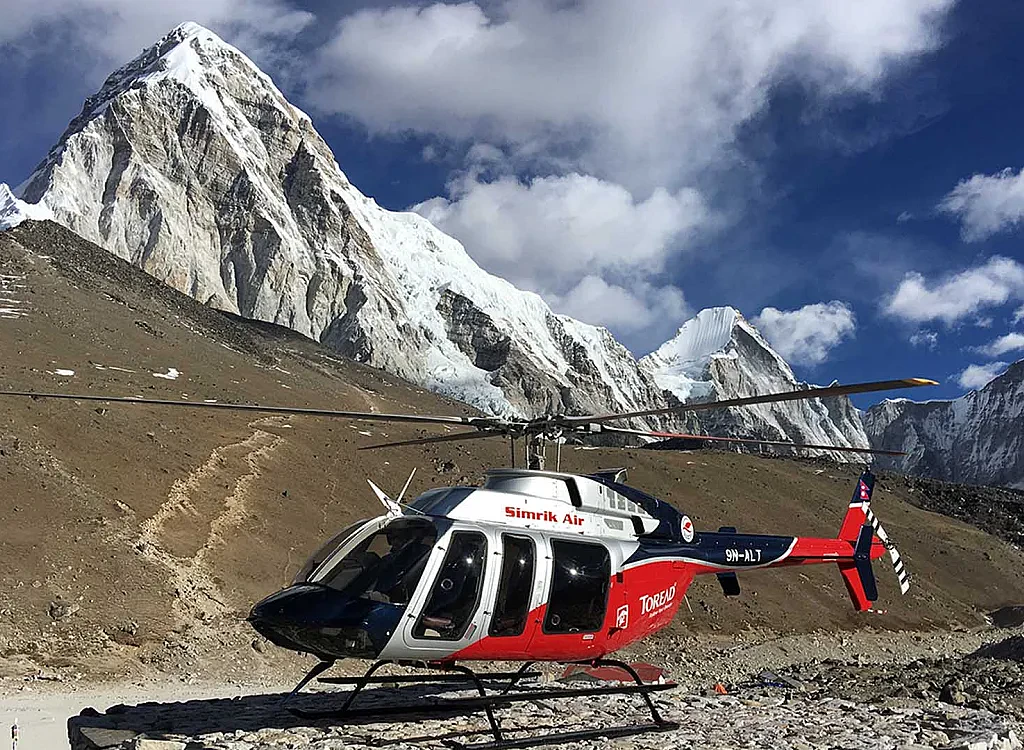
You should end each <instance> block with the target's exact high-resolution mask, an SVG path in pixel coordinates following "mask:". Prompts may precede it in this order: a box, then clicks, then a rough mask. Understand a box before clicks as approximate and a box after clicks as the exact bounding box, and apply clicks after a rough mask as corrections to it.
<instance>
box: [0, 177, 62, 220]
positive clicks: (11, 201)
mask: <svg viewBox="0 0 1024 750" xmlns="http://www.w3.org/2000/svg"><path fill="white" fill-rule="evenodd" d="M52 218H53V214H52V213H51V212H50V210H49V209H48V208H47V207H46V206H45V205H44V204H34V203H26V202H25V201H23V200H19V199H18V198H16V197H15V196H14V193H13V192H12V191H11V189H10V188H9V187H7V183H5V182H0V231H3V230H5V229H14V227H16V226H18V225H19V224H20V223H21V222H23V221H28V220H29V219H32V220H34V221H44V220H46V219H52Z"/></svg>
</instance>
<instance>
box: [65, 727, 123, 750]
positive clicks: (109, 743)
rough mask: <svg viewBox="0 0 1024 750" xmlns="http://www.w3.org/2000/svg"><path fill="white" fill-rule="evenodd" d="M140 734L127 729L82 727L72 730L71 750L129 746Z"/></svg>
mask: <svg viewBox="0 0 1024 750" xmlns="http://www.w3.org/2000/svg"><path fill="white" fill-rule="evenodd" d="M137 736H138V732H133V731H131V730H127V729H106V728H104V727H81V728H79V729H78V730H77V731H76V732H71V733H70V737H71V750H108V749H110V748H118V749H120V748H123V747H127V746H128V743H130V742H131V741H132V740H134V739H135V738H136V737H137Z"/></svg>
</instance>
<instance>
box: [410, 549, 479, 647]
mask: <svg viewBox="0 0 1024 750" xmlns="http://www.w3.org/2000/svg"><path fill="white" fill-rule="evenodd" d="M489 551H490V542H489V540H488V538H487V536H486V535H485V534H483V533H481V532H479V531H470V530H459V529H456V530H454V531H452V532H451V535H450V536H449V537H448V539H447V542H446V543H443V544H442V545H440V546H439V547H438V548H437V549H435V551H434V553H433V554H434V556H435V558H437V557H440V563H439V564H437V563H435V564H436V567H434V572H433V576H432V578H431V579H430V581H431V582H430V587H429V588H428V589H427V591H426V593H425V596H423V597H419V596H418V597H417V599H418V600H419V601H418V602H416V604H417V606H416V607H415V608H413V607H410V611H409V613H408V614H407V616H406V618H405V620H404V622H403V626H402V629H403V634H402V640H403V642H404V643H405V646H406V647H407V648H408V649H410V650H411V651H414V652H415V653H416V656H417V658H424V659H434V658H438V659H439V658H443V657H445V656H447V655H449V654H451V653H453V652H456V651H460V650H461V649H463V648H465V647H466V646H468V645H469V644H471V643H473V642H474V641H476V640H478V639H479V638H480V635H481V634H480V629H481V627H482V626H483V620H484V611H485V608H484V607H483V606H482V604H483V602H484V601H486V600H490V599H492V597H493V592H490V591H488V589H489V588H492V587H493V585H494V575H493V572H492V571H491V570H490V568H492V567H494V566H492V565H489V559H488V558H489V557H490V555H489V554H488V553H489Z"/></svg>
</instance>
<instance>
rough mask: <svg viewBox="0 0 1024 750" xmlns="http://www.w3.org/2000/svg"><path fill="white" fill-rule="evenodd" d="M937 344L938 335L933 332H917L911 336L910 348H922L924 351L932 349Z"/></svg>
mask: <svg viewBox="0 0 1024 750" xmlns="http://www.w3.org/2000/svg"><path fill="white" fill-rule="evenodd" d="M938 343H939V334H938V333H936V332H935V331H917V332H916V333H913V334H911V336H910V344H911V346H923V347H924V348H926V349H934V348H935V347H936V346H937V345H938Z"/></svg>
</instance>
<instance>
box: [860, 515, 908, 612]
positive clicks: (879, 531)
mask: <svg viewBox="0 0 1024 750" xmlns="http://www.w3.org/2000/svg"><path fill="white" fill-rule="evenodd" d="M867 516H868V523H870V524H871V526H872V527H873V528H874V530H875V534H876V535H877V536H878V538H879V539H881V540H882V544H884V545H885V547H886V549H888V550H889V559H890V560H892V569H893V570H894V571H896V578H897V579H899V582H900V593H901V594H906V593H907V592H908V591H910V574H909V573H908V572H907V568H906V566H905V565H904V564H903V558H902V557H900V551H899V550H898V549H896V545H895V544H893V543H892V542H891V541H890V540H889V536H888V534H886V533H885V529H883V528H882V524H881V523H880V522H879V520H878V516H876V515H875V514H874V513H873V512H872V510H871V508H868V512H867Z"/></svg>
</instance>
